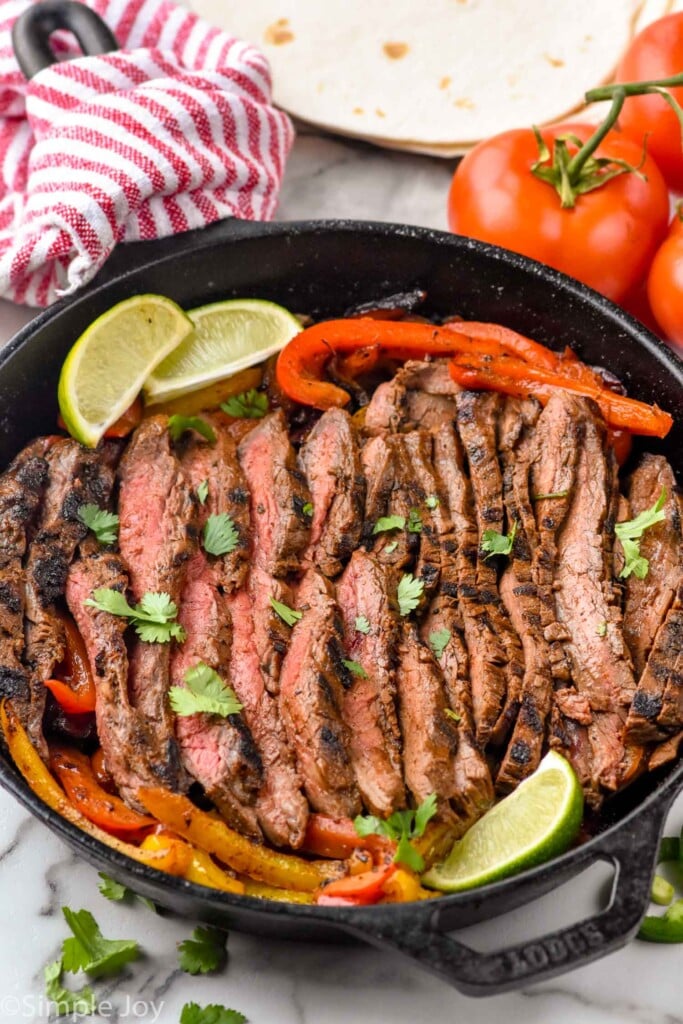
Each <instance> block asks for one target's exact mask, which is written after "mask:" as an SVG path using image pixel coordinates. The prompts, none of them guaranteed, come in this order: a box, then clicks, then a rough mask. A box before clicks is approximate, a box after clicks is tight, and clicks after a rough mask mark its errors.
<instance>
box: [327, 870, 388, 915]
mask: <svg viewBox="0 0 683 1024" xmlns="http://www.w3.org/2000/svg"><path fill="white" fill-rule="evenodd" d="M395 871H396V865H395V864H393V863H392V864H385V865H383V866H382V867H379V868H373V869H372V871H363V872H362V873H361V874H360V875H347V876H346V877H345V878H338V879H336V880H335V881H334V882H330V883H329V885H326V886H325V888H324V889H321V890H320V892H319V893H318V897H317V899H316V903H319V904H323V905H324V904H325V903H327V905H328V906H334V905H335V904H332V903H330V902H329V901H331V900H338V899H341V900H344V901H348V902H349V903H353V904H363V905H366V904H369V903H377V902H378V901H379V900H381V898H382V896H383V895H384V891H383V886H384V884H385V882H388V880H389V879H390V878H391V876H392V875H393V873H394V872H395ZM336 905H339V904H336Z"/></svg>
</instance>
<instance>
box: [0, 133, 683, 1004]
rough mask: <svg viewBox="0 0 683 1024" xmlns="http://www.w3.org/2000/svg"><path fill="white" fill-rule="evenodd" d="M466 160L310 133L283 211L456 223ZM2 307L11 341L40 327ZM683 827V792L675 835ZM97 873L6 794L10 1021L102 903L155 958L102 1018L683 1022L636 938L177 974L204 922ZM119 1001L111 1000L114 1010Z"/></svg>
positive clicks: (259, 955) (494, 940)
mask: <svg viewBox="0 0 683 1024" xmlns="http://www.w3.org/2000/svg"><path fill="white" fill-rule="evenodd" d="M451 172H452V165H451V164H450V163H448V162H441V161H438V160H434V159H429V158H426V157H419V156H409V155H404V154H397V153H388V152H383V151H381V150H377V149H373V148H371V147H369V146H366V145H363V144H361V143H346V142H341V141H338V140H332V139H327V138H320V137H316V136H314V135H303V134H302V135H300V137H299V139H298V140H297V143H296V145H295V149H294V152H293V154H292V157H291V160H290V163H289V167H288V171H287V176H286V180H285V184H284V188H283V192H282V201H281V206H280V211H279V218H280V219H283V220H286V219H294V218H309V217H358V218H367V219H376V220H389V221H406V222H410V223H413V224H421V225H427V226H431V227H436V228H444V227H445V226H446V221H445V198H446V192H447V189H448V182H449V179H450V174H451ZM30 315H31V314H30V312H28V311H26V310H23V309H19V308H17V307H13V306H10V305H9V304H7V303H4V302H0V344H2V342H3V341H5V340H6V339H7V338H8V337H10V336H11V334H12V333H13V332H14V331H15V330H16V329H17V328H18V327H20V326H21V325H22V324H23V323H25V322H26V321H27V320H28V319H29V318H30ZM682 824H683V797H681V798H680V799H679V800H678V802H677V804H676V805H675V806H674V809H673V811H672V813H671V816H670V819H669V825H668V828H667V832H669V833H678V832H679V830H680V828H681V825H682ZM610 876H611V871H610V869H609V868H608V867H607V866H606V865H604V864H602V865H598V866H596V867H595V868H592V869H591V870H590V871H589V872H587V873H586V875H584V876H583V877H582V878H581V879H577V880H575V881H574V882H571V883H568V884H567V885H566V886H564V887H563V888H562V889H559V890H557V891H556V892H554V893H553V894H551V895H549V896H546V897H544V899H543V900H541V901H538V902H537V903H536V904H533V905H531V906H529V907H527V908H524V909H522V910H519V911H517V912H515V913H514V914H511V915H507V916H506V917H504V918H498V919H497V920H494V921H492V922H488V923H486V924H482V925H478V926H477V927H476V928H472V929H469V930H468V932H467V939H468V941H472V943H473V945H475V947H476V948H480V949H494V948H496V947H497V946H503V945H508V944H509V943H511V942H513V941H519V940H521V939H523V938H526V939H528V938H532V937H534V936H537V935H541V934H543V933H546V932H548V931H551V930H552V929H553V928H554V927H556V926H558V925H561V924H567V923H569V922H570V921H572V920H579V919H580V918H581V917H582V916H585V915H587V914H588V913H590V912H591V911H592V910H593V911H594V910H595V909H596V907H597V906H599V905H600V901H601V900H604V898H605V893H606V891H608V882H609V879H610ZM97 881H98V880H97V876H96V873H95V871H94V870H93V869H91V868H90V867H89V866H88V865H86V864H84V863H82V862H81V861H79V860H77V859H76V858H75V857H74V856H73V855H72V854H71V853H70V852H69V851H68V850H67V848H66V847H65V846H63V845H62V844H61V843H60V842H59V841H58V840H57V839H56V838H55V837H53V836H52V835H51V834H50V833H49V832H48V831H47V830H46V829H45V828H43V827H42V826H41V825H40V824H39V823H38V822H37V821H35V820H34V819H33V818H31V817H30V816H29V815H28V814H26V813H25V812H24V811H23V810H22V809H21V808H20V807H19V806H18V805H17V804H16V803H15V802H14V801H13V800H12V799H11V798H10V797H9V796H8V795H6V794H4V793H2V792H0V905H1V906H2V908H3V913H2V923H1V924H0V1021H1V1022H2V1024H10V1022H13V1021H17V1022H18V1021H20V1020H35V1021H47V1020H49V1019H50V1020H51V1019H54V1018H53V1017H50V1006H49V1005H48V1003H47V1002H46V1001H45V999H44V996H43V991H44V987H43V974H42V972H43V967H44V965H45V964H46V963H47V962H49V961H50V960H52V959H54V958H55V957H56V956H57V955H58V951H59V947H60V944H61V941H62V939H63V938H65V937H66V934H67V929H66V925H65V922H64V920H63V918H62V915H61V911H60V908H61V906H62V905H65V904H67V905H69V906H71V907H73V908H80V907H88V908H89V909H90V910H91V911H92V912H93V913H94V914H95V916H96V918H97V920H98V922H99V923H100V925H101V927H102V930H103V932H104V934H105V935H106V936H107V937H111V938H121V937H136V938H137V939H138V940H139V941H140V943H141V945H142V948H143V949H144V952H145V956H144V959H142V960H141V961H140V962H138V963H137V964H135V965H133V966H132V967H131V968H129V969H127V970H126V971H125V972H124V973H123V974H122V975H120V976H119V977H118V978H117V979H115V980H114V981H113V982H109V983H102V984H97V985H96V990H97V993H98V996H99V998H100V1000H101V1009H100V1013H99V1018H95V1019H101V1020H112V1021H120V1022H132V1021H146V1022H154V1021H160V1022H161V1024H175V1022H177V1021H178V1019H179V1015H180V1009H181V1007H182V1005H183V1004H184V1003H185V1002H189V1001H195V1002H198V1003H200V1004H202V1005H203V1004H206V1003H211V1002H214V1003H223V1004H225V1005H226V1006H231V1007H234V1008H235V1009H238V1010H241V1011H242V1012H243V1013H245V1014H246V1015H247V1018H248V1020H249V1021H250V1024H359V1022H362V1024H388V1022H391V1024H415V1022H430V1024H447V1022H451V1021H453V1022H455V1021H457V1022H459V1024H498V1022H499V1021H504V1022H505V1024H548V1022H550V1021H552V1022H553V1024H584V1022H585V1024H625V1022H639V1024H678V1022H681V1024H683V1005H682V1003H681V998H680V992H681V982H680V977H681V976H680V975H679V973H678V972H679V971H680V970H681V967H682V966H683V950H682V949H681V947H679V946H655V945H648V944H645V943H641V942H634V943H632V944H631V945H630V946H628V947H627V948H625V949H623V950H621V951H620V952H618V953H615V954H613V955H612V956H610V957H607V958H606V959H604V960H602V961H600V962H598V963H595V964H593V965H591V966H589V967H586V968H583V969H581V970H579V971H576V972H574V973H573V974H570V975H566V976H564V977H562V978H560V979H558V980H556V981H553V982H550V983H546V984H543V985H539V986H537V987H532V988H528V989H524V990H522V991H520V992H517V993H514V994H510V995H503V996H497V997H493V998H490V999H487V1000H472V999H467V998H466V997H464V996H462V995H460V994H459V993H457V992H455V991H454V990H453V989H451V988H449V987H448V986H447V985H446V984H444V983H442V982H440V981H436V980H434V979H433V978H430V977H428V976H427V975H426V974H424V973H423V972H422V971H420V970H418V969H417V968H413V967H411V966H410V965H406V963H405V962H404V961H400V960H399V959H398V958H396V957H393V956H391V955H389V954H385V953H379V952H377V951H375V950H373V949H370V948H369V947H363V946H357V947H350V946H347V947H337V946H321V945H316V946H313V945H302V944H299V943H295V942H291V943H288V942H283V941H277V942H275V941H270V940H265V939H261V938H253V937H250V936H244V935H240V934H237V933H233V934H232V935H231V936H230V940H229V952H230V957H229V962H228V966H227V968H226V970H225V972H224V973H222V974H221V975H219V976H217V977H200V978H193V977H189V976H188V975H186V974H183V973H182V972H181V971H179V970H178V968H177V962H176V943H177V942H179V941H181V940H182V939H183V938H186V937H187V936H188V935H189V933H190V931H191V924H190V922H185V921H181V920H177V919H174V918H171V917H168V916H164V917H161V916H157V915H154V914H152V913H151V912H150V911H149V910H147V909H146V908H145V907H144V906H142V905H141V904H139V905H137V906H134V907H133V906H130V907H128V906H120V905H116V904H112V903H109V902H107V901H106V900H105V899H104V898H103V897H102V896H101V895H100V894H99V893H98V891H97ZM102 1001H104V1002H102Z"/></svg>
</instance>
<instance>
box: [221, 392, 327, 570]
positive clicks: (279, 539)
mask: <svg viewBox="0 0 683 1024" xmlns="http://www.w3.org/2000/svg"><path fill="white" fill-rule="evenodd" d="M238 452H239V459H240V463H241V465H242V469H243V471H244V475H245V478H246V481H247V485H248V488H249V493H250V507H251V522H252V524H253V530H254V548H253V559H254V561H255V563H256V564H257V565H259V566H260V567H261V568H262V569H264V570H265V571H266V572H268V573H270V574H271V575H272V576H286V575H287V574H288V573H291V572H296V571H297V570H298V569H299V568H300V565H301V557H302V555H303V552H304V550H305V549H306V547H307V545H308V541H309V527H310V516H307V515H306V513H305V512H304V508H305V507H306V506H307V505H308V504H309V503H310V502H311V494H310V492H309V490H308V488H307V487H306V483H305V480H304V476H303V473H301V471H300V470H299V469H298V468H297V464H296V455H295V452H294V448H293V447H292V444H291V442H290V440H289V436H288V434H287V423H286V421H285V418H284V414H283V412H282V411H281V410H280V411H279V412H276V413H271V414H270V415H269V416H266V417H265V419H263V420H262V421H261V423H260V424H259V425H258V427H255V428H254V430H251V431H250V432H249V433H248V434H247V436H246V437H245V438H244V440H243V441H242V442H241V443H240V446H239V449H238Z"/></svg>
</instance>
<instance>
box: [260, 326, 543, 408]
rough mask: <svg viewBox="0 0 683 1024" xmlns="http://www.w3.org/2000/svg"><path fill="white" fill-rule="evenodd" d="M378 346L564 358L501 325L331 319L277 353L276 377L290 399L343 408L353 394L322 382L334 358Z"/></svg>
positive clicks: (407, 351)
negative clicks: (327, 366)
mask: <svg viewBox="0 0 683 1024" xmlns="http://www.w3.org/2000/svg"><path fill="white" fill-rule="evenodd" d="M373 347H375V348H376V351H378V352H381V353H382V355H384V356H388V357H390V358H394V359H421V358H423V357H424V356H426V355H432V356H454V355H457V354H458V353H467V352H470V353H479V354H488V355H504V354H506V353H512V354H513V355H515V356H517V357H518V358H520V357H521V358H524V359H532V360H533V363H534V365H537V366H539V365H540V366H544V367H546V368H547V369H553V368H555V367H556V365H557V363H558V360H559V356H558V355H557V354H556V353H553V352H551V351H550V349H546V348H544V346H542V345H538V344H537V343H536V342H533V341H531V340H530V339H529V338H524V337H523V336H522V335H519V334H517V333H516V332H515V331H511V330H509V329H508V328H506V327H502V326H501V325H500V324H484V323H478V322H476V323H475V322H467V321H458V322H451V323H448V324H445V325H444V326H443V327H436V326H434V325H433V324H429V323H413V322H411V321H407V320H403V321H395V320H374V319H370V318H368V319H360V320H354V319H347V320H327V321H323V322H322V323H319V324H314V326H313V327H307V328H306V329H305V330H304V331H301V332H300V333H299V334H297V335H295V337H294V338H292V339H291V341H289V342H288V343H287V344H286V345H285V347H284V348H283V349H282V351H281V352H280V354H279V356H278V360H277V368H276V377H277V382H278V384H279V386H280V388H281V389H282V390H283V391H284V393H285V394H286V395H287V397H288V398H291V399H292V400H293V401H295V402H299V403H300V404H301V405H311V406H313V407H314V408H316V409H330V408H332V407H333V406H340V407H343V406H345V405H347V404H348V402H349V395H348V393H347V392H346V391H344V389H343V388H340V387H337V386H336V385H335V384H333V383H331V382H330V381H325V380H323V374H324V370H325V364H326V363H327V362H328V361H329V359H330V358H332V356H342V357H343V356H347V355H348V354H350V353H352V352H355V351H357V350H358V349H368V348H373Z"/></svg>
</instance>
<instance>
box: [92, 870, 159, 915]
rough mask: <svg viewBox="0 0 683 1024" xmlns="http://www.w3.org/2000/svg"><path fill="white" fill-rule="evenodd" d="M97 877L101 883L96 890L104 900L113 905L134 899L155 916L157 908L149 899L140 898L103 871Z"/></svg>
mask: <svg viewBox="0 0 683 1024" xmlns="http://www.w3.org/2000/svg"><path fill="white" fill-rule="evenodd" d="M99 876H100V878H101V879H102V881H101V882H100V884H99V885H98V887H97V888H98V889H99V890H100V892H101V893H102V895H103V896H104V897H106V899H108V900H111V901H112V902H113V903H119V902H121V901H122V900H128V899H130V898H131V897H134V898H135V899H136V900H140V903H144V904H145V906H146V907H147V908H148V909H149V910H151V911H152V913H153V914H156V912H157V908H156V907H155V906H154V904H153V903H152V901H151V900H150V899H147V897H146V896H140V895H139V893H137V892H133V890H132V889H129V888H128V886H126V885H122V884H121V883H120V882H117V881H116V880H115V879H113V878H110V877H109V875H105V873H104V871H100V872H99Z"/></svg>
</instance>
